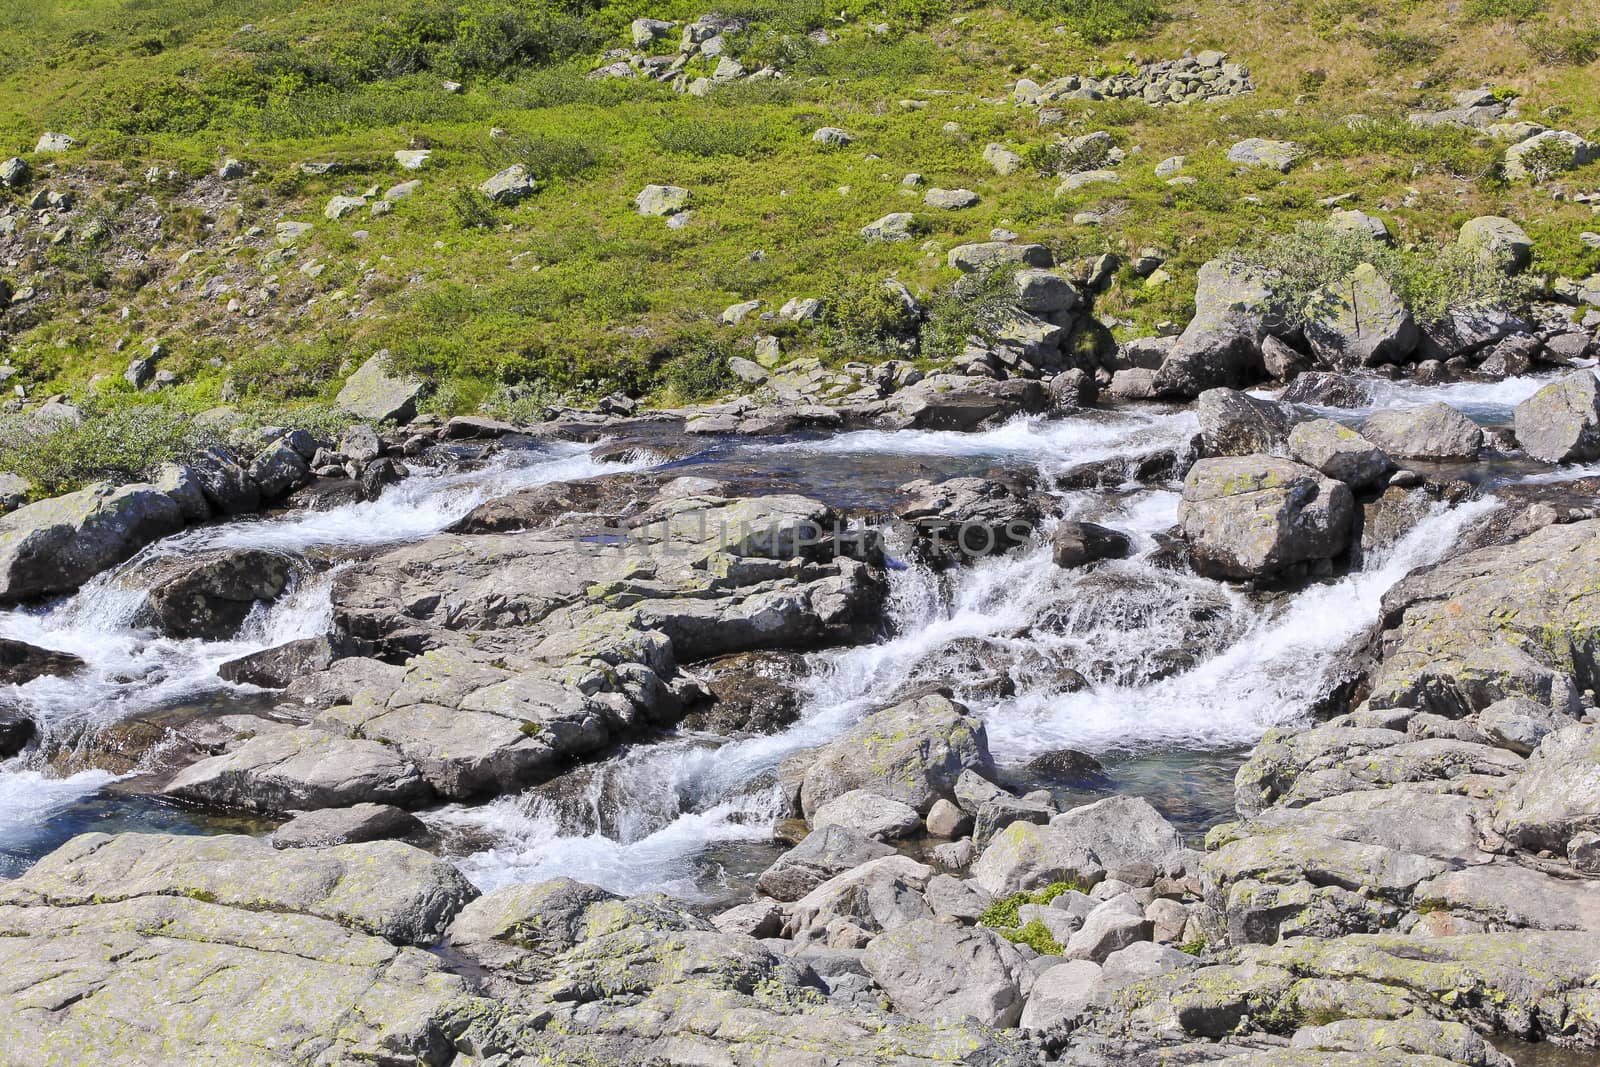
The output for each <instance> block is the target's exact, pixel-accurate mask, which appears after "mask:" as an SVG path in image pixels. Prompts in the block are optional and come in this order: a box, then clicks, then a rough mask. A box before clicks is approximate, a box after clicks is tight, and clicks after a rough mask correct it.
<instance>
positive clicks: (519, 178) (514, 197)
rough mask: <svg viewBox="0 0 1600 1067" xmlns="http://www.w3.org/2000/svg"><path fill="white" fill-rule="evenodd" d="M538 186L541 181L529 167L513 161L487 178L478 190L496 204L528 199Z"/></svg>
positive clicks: (513, 202)
mask: <svg viewBox="0 0 1600 1067" xmlns="http://www.w3.org/2000/svg"><path fill="white" fill-rule="evenodd" d="M538 188H539V183H538V182H537V181H535V180H534V177H533V175H532V174H529V173H528V168H527V167H525V166H523V165H522V164H521V163H513V164H512V165H511V166H509V167H507V168H506V169H505V170H503V171H501V172H500V173H498V174H496V175H494V176H493V177H490V178H486V179H485V180H484V181H483V182H482V183H481V184H480V185H479V186H478V192H480V193H482V194H483V195H484V196H486V197H488V198H489V199H490V200H491V201H492V202H494V203H496V204H507V205H509V204H515V203H517V202H519V201H521V200H526V199H527V198H528V197H530V196H532V195H533V194H534V192H535V191H537V190H538Z"/></svg>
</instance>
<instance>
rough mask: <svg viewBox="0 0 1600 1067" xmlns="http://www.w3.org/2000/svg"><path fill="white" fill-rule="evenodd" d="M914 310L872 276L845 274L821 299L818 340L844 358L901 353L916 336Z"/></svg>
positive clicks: (875, 356) (882, 356) (863, 358)
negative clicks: (846, 275)
mask: <svg viewBox="0 0 1600 1067" xmlns="http://www.w3.org/2000/svg"><path fill="white" fill-rule="evenodd" d="M918 326H919V322H918V319H917V316H916V315H915V313H914V312H913V311H912V310H911V309H909V308H908V307H906V305H905V303H904V301H902V300H901V299H900V297H899V296H898V295H896V294H895V293H894V292H892V291H891V290H890V289H889V287H888V286H887V285H886V284H885V283H883V282H881V281H879V280H877V279H876V278H870V277H864V276H859V275H857V276H850V277H846V278H845V279H844V280H843V281H841V282H840V283H839V285H838V286H837V287H836V288H835V289H834V290H833V291H832V292H831V293H829V294H828V295H827V296H826V297H825V298H824V299H823V311H822V323H821V326H820V329H819V331H818V339H819V340H820V341H821V343H822V344H823V345H824V346H825V347H827V348H828V349H829V351H830V352H832V353H834V354H837V355H840V356H843V357H844V358H846V359H862V360H874V359H884V358H886V357H891V356H898V355H903V354H904V352H903V349H904V348H905V347H906V346H907V345H908V344H909V343H911V342H912V341H913V340H914V339H915V338H916V335H917V328H918Z"/></svg>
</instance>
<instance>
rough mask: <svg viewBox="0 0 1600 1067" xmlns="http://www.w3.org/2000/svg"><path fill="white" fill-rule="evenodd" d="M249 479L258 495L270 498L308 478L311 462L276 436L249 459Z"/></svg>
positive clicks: (307, 480)
mask: <svg viewBox="0 0 1600 1067" xmlns="http://www.w3.org/2000/svg"><path fill="white" fill-rule="evenodd" d="M248 473H249V475H250V480H251V481H253V482H255V483H256V485H257V486H259V487H260V489H261V495H262V496H263V497H266V498H267V499H269V500H271V499H274V498H276V497H280V496H282V495H284V494H285V493H287V492H289V491H290V490H293V489H298V488H300V487H301V486H303V485H305V484H306V483H308V482H309V481H311V477H312V475H311V465H310V464H309V463H307V462H306V458H305V457H304V456H302V455H301V454H300V453H299V451H297V450H296V449H295V448H294V447H293V446H292V445H291V444H290V443H289V442H288V441H286V440H282V439H280V440H277V441H274V442H273V443H272V444H270V445H268V446H267V447H266V448H265V449H264V450H263V451H262V453H261V454H260V455H259V456H257V457H256V458H255V460H254V461H252V462H251V464H250V467H249V471H248Z"/></svg>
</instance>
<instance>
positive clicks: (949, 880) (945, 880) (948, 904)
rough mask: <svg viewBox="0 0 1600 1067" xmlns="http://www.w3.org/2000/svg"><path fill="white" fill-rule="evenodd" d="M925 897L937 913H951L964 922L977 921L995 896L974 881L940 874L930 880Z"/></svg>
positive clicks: (923, 893)
mask: <svg viewBox="0 0 1600 1067" xmlns="http://www.w3.org/2000/svg"><path fill="white" fill-rule="evenodd" d="M922 896H923V899H925V900H926V901H927V902H928V907H930V908H932V909H933V913H934V914H935V915H950V916H953V917H955V918H957V919H960V920H961V921H963V922H969V923H971V922H977V921H978V918H979V916H981V915H982V914H983V911H984V909H985V908H987V907H988V906H989V905H990V904H991V903H993V901H994V898H993V897H991V896H990V895H989V894H988V893H985V892H984V891H983V890H982V889H981V888H980V887H979V886H977V885H976V884H975V883H973V882H967V881H963V880H961V879H960V878H956V877H954V876H953V875H948V874H938V875H934V876H933V877H932V878H930V879H929V880H928V888H927V889H925V890H923V892H922Z"/></svg>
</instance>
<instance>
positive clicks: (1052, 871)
mask: <svg viewBox="0 0 1600 1067" xmlns="http://www.w3.org/2000/svg"><path fill="white" fill-rule="evenodd" d="M1105 873H1106V872H1105V865H1104V864H1103V863H1101V862H1100V858H1099V856H1097V855H1096V854H1095V853H1094V852H1093V851H1092V850H1091V849H1090V847H1089V845H1088V844H1086V843H1085V841H1084V839H1083V835H1082V834H1078V833H1071V832H1068V830H1065V829H1056V828H1055V827H1053V826H1048V825H1046V826H1041V825H1039V824H1037V823H1033V822H1014V823H1012V824H1011V825H1010V826H1007V827H1006V828H1005V829H1004V830H1001V831H1000V832H999V833H998V834H995V835H994V838H993V839H992V840H991V841H990V842H989V844H988V846H987V847H986V848H985V849H984V850H983V855H981V856H979V857H978V860H977V862H976V863H974V864H973V867H972V879H973V881H975V882H977V883H978V885H980V886H981V887H983V889H984V891H985V892H987V893H989V894H990V895H991V896H994V897H997V898H1003V897H1009V896H1012V895H1013V894H1016V893H1025V892H1028V891H1030V890H1034V889H1043V888H1044V887H1045V886H1048V885H1053V884H1055V883H1057V882H1065V883H1067V884H1069V885H1072V886H1074V887H1076V888H1078V889H1083V890H1087V889H1088V888H1090V887H1091V886H1093V885H1094V884H1095V883H1096V882H1098V881H1100V880H1101V879H1102V878H1104V877H1105Z"/></svg>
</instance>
